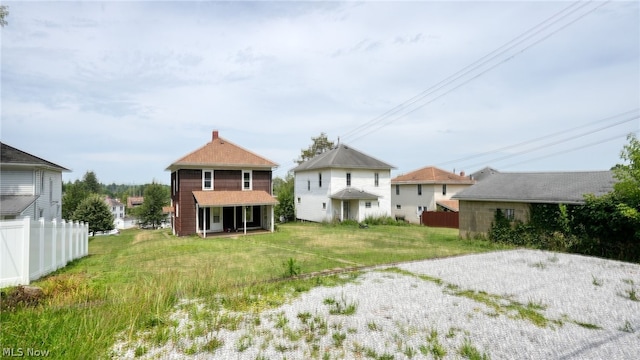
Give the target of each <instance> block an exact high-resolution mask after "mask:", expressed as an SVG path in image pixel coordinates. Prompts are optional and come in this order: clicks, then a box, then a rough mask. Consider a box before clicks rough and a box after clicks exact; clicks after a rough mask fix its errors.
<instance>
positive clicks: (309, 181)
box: [307, 180, 311, 190]
mask: <svg viewBox="0 0 640 360" xmlns="http://www.w3.org/2000/svg"><path fill="white" fill-rule="evenodd" d="M307 190H311V180H307Z"/></svg>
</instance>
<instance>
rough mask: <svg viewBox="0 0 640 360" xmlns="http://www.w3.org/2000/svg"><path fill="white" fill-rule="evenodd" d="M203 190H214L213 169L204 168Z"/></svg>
mask: <svg viewBox="0 0 640 360" xmlns="http://www.w3.org/2000/svg"><path fill="white" fill-rule="evenodd" d="M202 190H213V170H202Z"/></svg>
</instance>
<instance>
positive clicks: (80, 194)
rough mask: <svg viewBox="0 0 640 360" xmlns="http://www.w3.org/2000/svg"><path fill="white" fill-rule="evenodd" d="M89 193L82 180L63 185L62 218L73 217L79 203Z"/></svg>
mask: <svg viewBox="0 0 640 360" xmlns="http://www.w3.org/2000/svg"><path fill="white" fill-rule="evenodd" d="M87 196H89V193H88V192H87V191H86V190H85V187H84V184H83V183H82V182H81V181H80V180H76V181H75V182H74V183H71V182H69V183H68V184H66V185H64V186H63V195H62V218H63V219H66V220H72V219H73V213H74V212H75V211H76V209H77V208H78V205H80V203H81V202H82V200H84V199H85V198H86V197H87Z"/></svg>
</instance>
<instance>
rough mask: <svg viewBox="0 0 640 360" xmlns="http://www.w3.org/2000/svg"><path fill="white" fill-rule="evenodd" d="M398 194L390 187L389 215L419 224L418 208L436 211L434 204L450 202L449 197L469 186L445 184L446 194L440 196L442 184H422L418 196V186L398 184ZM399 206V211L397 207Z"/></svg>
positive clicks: (393, 186)
mask: <svg viewBox="0 0 640 360" xmlns="http://www.w3.org/2000/svg"><path fill="white" fill-rule="evenodd" d="M399 185H400V194H399V195H396V185H395V184H394V185H391V197H392V201H391V202H392V203H391V213H392V216H394V217H404V219H405V220H406V221H408V222H410V223H415V224H419V223H420V216H419V213H418V207H419V206H422V207H426V211H436V202H437V201H440V200H451V197H452V196H453V195H455V194H457V193H459V192H460V191H462V190H464V189H466V188H467V187H469V186H471V185H458V184H447V193H446V194H445V195H443V194H442V184H422V195H418V184H399ZM398 205H400V207H401V208H400V209H398V208H397V206H398Z"/></svg>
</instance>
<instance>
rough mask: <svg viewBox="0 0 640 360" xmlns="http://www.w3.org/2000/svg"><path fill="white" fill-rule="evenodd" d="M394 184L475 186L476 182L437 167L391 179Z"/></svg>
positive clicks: (429, 167)
mask: <svg viewBox="0 0 640 360" xmlns="http://www.w3.org/2000/svg"><path fill="white" fill-rule="evenodd" d="M391 183H392V184H400V183H414V184H469V185H471V184H474V183H475V181H474V180H472V179H470V178H469V177H466V176H461V175H457V174H454V173H452V172H449V171H446V170H442V169H439V168H437V167H435V166H427V167H423V168H422V169H418V170H415V171H412V172H410V173H407V174H404V175H400V176H396V177H395V178H393V179H391Z"/></svg>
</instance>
